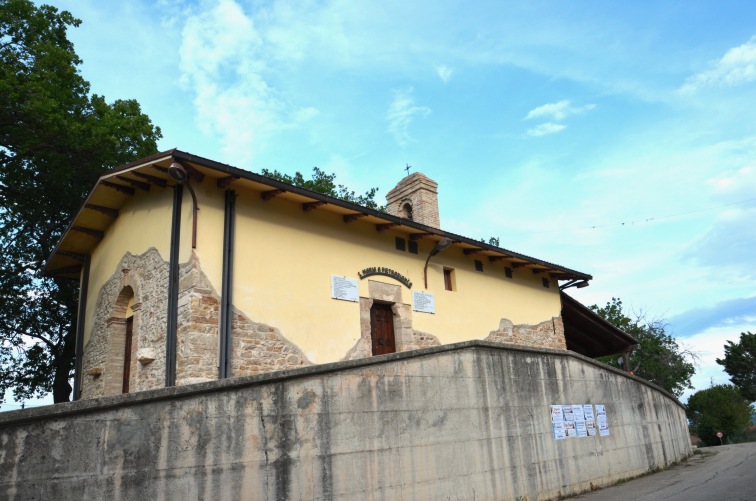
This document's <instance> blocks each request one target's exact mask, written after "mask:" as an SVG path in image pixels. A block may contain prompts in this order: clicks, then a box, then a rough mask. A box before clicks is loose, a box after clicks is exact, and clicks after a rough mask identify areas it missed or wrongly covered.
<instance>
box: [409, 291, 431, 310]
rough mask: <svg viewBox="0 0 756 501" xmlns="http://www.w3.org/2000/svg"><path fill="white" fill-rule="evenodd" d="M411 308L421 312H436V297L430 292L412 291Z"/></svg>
mask: <svg viewBox="0 0 756 501" xmlns="http://www.w3.org/2000/svg"><path fill="white" fill-rule="evenodd" d="M412 309H413V310H414V311H421V312H423V313H436V299H435V298H434V297H433V294H431V293H430V292H422V291H412Z"/></svg>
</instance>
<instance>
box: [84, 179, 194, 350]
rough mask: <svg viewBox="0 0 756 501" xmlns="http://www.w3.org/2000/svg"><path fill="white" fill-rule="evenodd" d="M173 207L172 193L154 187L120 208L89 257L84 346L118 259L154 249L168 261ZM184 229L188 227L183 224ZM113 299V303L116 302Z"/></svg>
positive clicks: (140, 193)
mask: <svg viewBox="0 0 756 501" xmlns="http://www.w3.org/2000/svg"><path fill="white" fill-rule="evenodd" d="M172 207H173V190H171V189H160V188H155V187H153V188H152V189H151V190H150V191H149V192H138V193H137V194H136V195H135V196H134V197H133V199H132V200H131V201H130V202H129V203H127V204H126V205H125V206H124V207H122V208H121V210H120V211H119V215H118V217H117V218H116V219H115V220H114V221H113V223H112V224H111V225H110V227H109V228H108V229H107V230H106V231H105V236H104V237H103V239H102V241H101V242H100V243H99V245H98V246H97V247H96V248H95V250H94V251H93V252H92V257H91V265H90V270H89V287H88V291H87V313H86V316H85V323H84V344H85V345H86V343H87V342H88V341H89V336H90V334H91V329H92V325H93V321H94V314H95V307H96V304H97V299H98V297H99V293H100V289H101V288H102V286H103V285H105V283H106V282H107V281H108V280H109V279H110V277H112V276H113V273H115V272H116V271H117V267H118V263H119V262H120V261H121V258H122V257H123V256H124V255H125V254H126V253H127V252H131V253H132V254H134V255H138V254H142V253H144V252H145V251H146V250H147V249H149V248H150V247H155V248H156V249H157V250H158V252H160V255H161V256H162V257H163V259H166V260H167V259H168V255H169V251H170V242H171V213H172ZM183 226H184V227H189V226H187V225H186V224H184V225H183ZM190 247H191V244H190ZM112 299H113V301H115V299H116V298H112Z"/></svg>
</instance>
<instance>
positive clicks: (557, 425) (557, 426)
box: [551, 405, 567, 440]
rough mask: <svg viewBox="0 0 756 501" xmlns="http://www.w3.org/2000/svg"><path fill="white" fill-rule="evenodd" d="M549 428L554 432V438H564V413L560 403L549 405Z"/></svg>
mask: <svg viewBox="0 0 756 501" xmlns="http://www.w3.org/2000/svg"><path fill="white" fill-rule="evenodd" d="M551 430H552V431H553V432H554V440H564V439H565V438H567V433H566V432H565V430H564V413H563V412H562V406H561V405H552V406H551Z"/></svg>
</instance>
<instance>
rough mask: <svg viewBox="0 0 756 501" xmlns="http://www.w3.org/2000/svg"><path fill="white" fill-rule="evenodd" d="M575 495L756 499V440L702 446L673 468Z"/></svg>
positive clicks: (594, 499) (596, 499)
mask: <svg viewBox="0 0 756 501" xmlns="http://www.w3.org/2000/svg"><path fill="white" fill-rule="evenodd" d="M572 499H580V500H586V501H601V500H612V501H617V500H623V501H627V500H632V501H635V500H657V499H659V500H661V499H663V500H665V501H720V500H723V501H724V500H726V501H755V500H756V442H749V443H746V444H735V445H725V446H720V447H707V448H704V449H700V454H695V455H694V456H693V457H691V458H690V459H688V460H687V461H685V462H684V463H682V464H680V465H678V466H675V467H674V468H670V469H669V470H665V471H662V472H659V473H655V474H652V475H647V476H645V477H641V478H637V479H635V480H631V481H629V482H625V483H622V484H619V485H615V486H614V487H607V488H605V489H601V490H600V491H596V492H591V493H588V494H583V495H580V496H577V497H575V498H572Z"/></svg>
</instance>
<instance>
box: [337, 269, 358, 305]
mask: <svg viewBox="0 0 756 501" xmlns="http://www.w3.org/2000/svg"><path fill="white" fill-rule="evenodd" d="M331 297H332V298H333V299H342V300H344V301H354V302H357V301H359V299H360V296H359V293H358V292H357V279H356V278H348V277H339V276H336V275H331Z"/></svg>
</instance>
